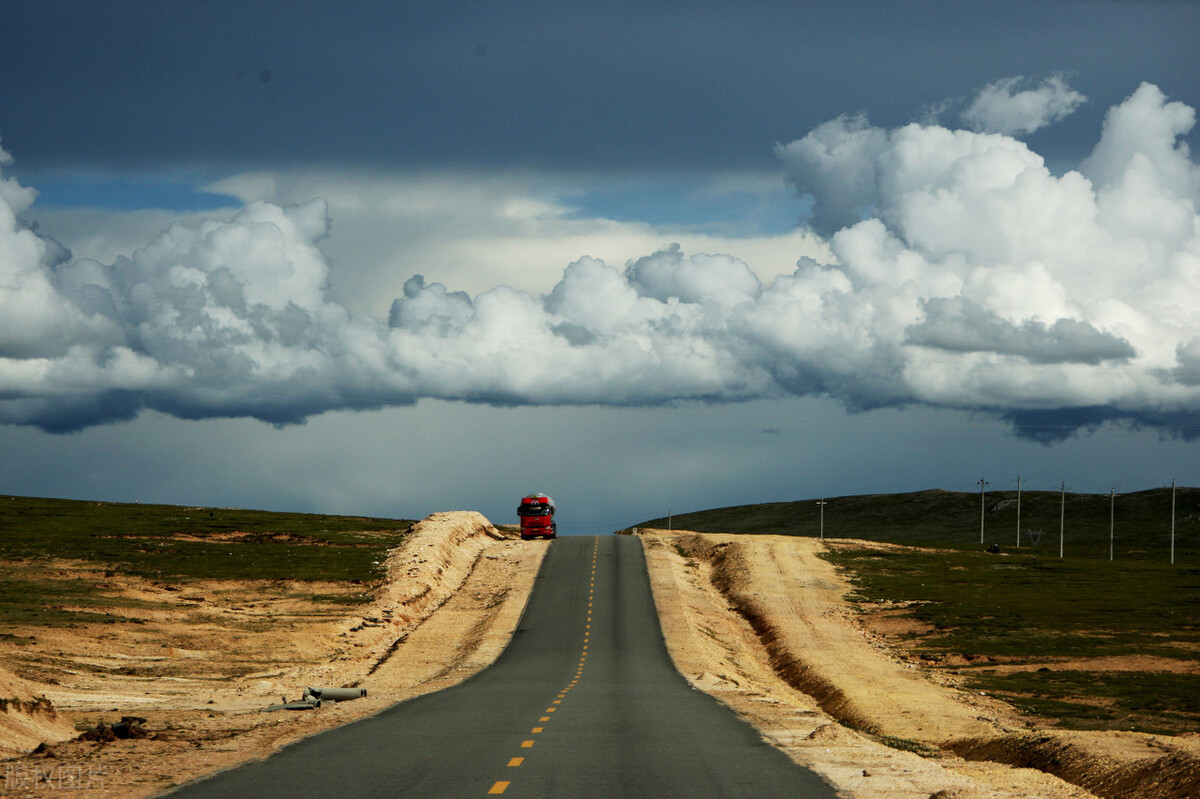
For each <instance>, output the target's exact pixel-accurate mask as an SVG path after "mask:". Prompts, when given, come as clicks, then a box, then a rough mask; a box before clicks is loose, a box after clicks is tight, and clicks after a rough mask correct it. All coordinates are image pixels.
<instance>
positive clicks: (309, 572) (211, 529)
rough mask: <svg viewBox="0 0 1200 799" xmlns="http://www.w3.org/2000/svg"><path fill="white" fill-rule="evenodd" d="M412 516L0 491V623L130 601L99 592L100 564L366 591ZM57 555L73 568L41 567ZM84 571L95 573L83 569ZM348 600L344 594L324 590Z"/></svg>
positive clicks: (68, 618)
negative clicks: (317, 583) (52, 496)
mask: <svg viewBox="0 0 1200 799" xmlns="http://www.w3.org/2000/svg"><path fill="white" fill-rule="evenodd" d="M409 524H411V522H409V521H408V520H403V519H372V518H365V517H358V516H323V515H315V514H301V513H271V512H267V511H254V510H236V509H230V508H188V507H177V506H173V505H138V504H120V503H108V502H82V501H74V500H62V499H36V498H29V497H9V496H4V497H0V624H3V623H8V624H12V625H17V624H28V623H37V624H72V623H77V622H84V621H96V620H99V619H103V618H105V614H103V613H96V612H82V611H71V610H61V609H58V610H56V609H55V608H56V606H64V605H66V606H70V605H87V606H89V607H94V608H97V609H99V610H103V608H104V607H105V604H106V603H110V604H113V605H114V609H115V607H116V606H117V605H120V606H121V607H129V606H130V602H131V600H128V599H122V600H114V599H108V598H106V597H105V596H104V591H103V576H102V575H104V574H105V573H107V574H108V575H109V576H111V575H113V574H127V575H132V576H136V577H142V578H146V579H150V580H159V581H165V582H171V583H178V584H186V583H187V582H189V581H194V580H291V581H301V582H304V581H332V582H343V583H353V584H356V585H362V587H363V592H364V593H365V592H366V591H369V589H370V587H372V586H374V585H376V584H378V582H379V581H380V580H381V579H382V572H381V569H380V564H381V563H382V561H383V560H384V558H385V557H386V553H387V550H388V549H389V548H391V547H393V546H395V545H396V544H398V543H399V542H400V541H401V540H402V539H403V537H404V532H405V530H406V529H407V528H408V526H409ZM59 561H69V562H71V563H72V564H73V565H74V568H73V570H72V571H73V572H74V573H72V574H70V575H56V574H54V573H53V570H50V569H49V568H48V567H49V566H50V565H51V564H53V563H55V562H59ZM81 570H82V571H85V572H86V571H88V570H91V571H92V572H95V574H96V575H97V576H95V577H92V578H87V577H81V576H80V575H79V574H78V572H80V571H81ZM359 596H360V598H361V595H359ZM317 598H320V597H317ZM352 600H353V596H350V595H347V596H343V595H340V594H339V595H337V596H336V597H334V596H331V597H330V601H341V602H345V601H352ZM115 617H116V615H115V614H114V615H113V616H112V618H115Z"/></svg>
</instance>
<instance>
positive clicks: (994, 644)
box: [643, 488, 1200, 733]
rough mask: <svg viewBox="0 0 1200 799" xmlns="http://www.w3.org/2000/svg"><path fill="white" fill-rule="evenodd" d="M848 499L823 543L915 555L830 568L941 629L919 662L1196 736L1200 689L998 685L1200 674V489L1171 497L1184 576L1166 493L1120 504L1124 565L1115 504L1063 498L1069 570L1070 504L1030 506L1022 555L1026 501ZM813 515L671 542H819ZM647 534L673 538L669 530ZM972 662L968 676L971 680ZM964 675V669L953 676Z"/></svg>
mask: <svg viewBox="0 0 1200 799" xmlns="http://www.w3.org/2000/svg"><path fill="white" fill-rule="evenodd" d="M984 507H985V523H986V528H985V540H986V543H987V544H991V543H999V544H1000V546H1001V549H1002V552H1003V553H1004V554H1003V555H1001V556H999V557H997V556H995V555H988V554H986V553H984V552H983V551H982V549H983V547H981V546H980V544H979V520H980V500H979V495H978V494H965V493H952V492H946V491H923V492H918V493H914V494H902V495H894V496H888V495H876V496H858V497H839V498H832V499H830V500H829V504H828V505H826V506H825V534H826V536H827V537H837V538H857V539H866V540H872V541H883V542H889V543H898V544H909V545H919V546H921V547H923V549H919V550H897V551H891V552H880V551H879V550H871V549H864V548H856V547H853V546H848V547H839V548H837V549H836V550H835V551H834V552H833V553H831V554H830V559H831V560H833V561H834V562H835V563H837V564H838V565H839V566H840V567H842V568H844V569H845V570H847V571H848V572H849V573H850V574H851V575H852V578H853V580H854V583H855V586H856V596H854V597H852V598H853V599H855V600H857V601H860V602H862V603H864V604H867V605H870V606H872V607H879V606H881V605H883V606H889V607H897V606H906V607H907V608H908V610H907V613H908V614H909V615H911V616H914V617H916V618H918V619H920V620H922V621H924V622H926V623H927V624H928V625H930V626H931V629H932V632H931V633H930V634H928V635H924V636H920V637H916V636H914V637H913V638H912V639H911V640H910V641H908V642H907V644H906V646H907V647H908V648H909V649H910V651H912V652H914V653H915V654H918V655H920V656H922V657H924V658H926V659H927V660H928V662H930V663H931V664H934V667H935V668H946V669H948V670H952V671H956V672H959V673H962V674H964V675H966V676H967V678H968V684H969V685H971V686H972V687H975V688H978V689H980V690H986V691H988V692H990V693H995V694H997V695H1000V696H1002V697H1004V698H1006V699H1008V700H1009V701H1011V702H1012V703H1013V704H1015V705H1016V706H1018V707H1019V708H1021V709H1022V710H1024V711H1027V712H1029V713H1032V714H1037V715H1040V716H1042V717H1043V718H1045V719H1049V720H1053V721H1056V722H1057V723H1059V724H1061V725H1062V726H1065V727H1072V728H1079V729H1137V730H1144V731H1150V732H1162V733H1174V732H1183V731H1188V730H1196V729H1200V674H1196V673H1168V672H1165V671H1124V672H1111V671H1109V672H1103V671H1094V670H1087V668H1086V666H1085V667H1083V668H1080V669H1075V670H1070V671H1053V672H1047V671H1037V670H1031V671H1028V672H1020V673H1015V674H1009V675H998V674H991V673H989V670H990V668H991V667H994V666H995V665H997V664H1001V663H1004V664H1013V663H1016V664H1021V663H1032V664H1039V663H1047V662H1051V661H1054V660H1063V659H1072V660H1075V659H1078V660H1084V661H1086V659H1089V658H1098V657H1109V656H1118V657H1119V656H1127V655H1151V656H1156V657H1159V658H1166V659H1168V660H1174V661H1178V662H1180V663H1181V664H1182V665H1183V666H1184V667H1185V668H1187V669H1190V670H1191V671H1193V672H1194V671H1196V670H1197V668H1198V667H1197V661H1198V660H1200V489H1190V488H1181V489H1179V490H1178V492H1177V495H1176V542H1175V565H1174V566H1172V565H1171V564H1170V563H1169V547H1170V536H1169V531H1170V524H1171V496H1170V489H1166V490H1163V489H1156V490H1154V491H1144V492H1139V493H1137V494H1130V495H1126V496H1118V497H1117V499H1116V503H1115V514H1114V516H1115V519H1114V522H1115V531H1116V532H1115V546H1114V551H1115V560H1114V561H1113V562H1109V560H1108V537H1109V497H1108V496H1107V495H1078V494H1067V497H1066V528H1065V536H1064V538H1065V552H1066V557H1065V558H1063V559H1061V560H1060V559H1059V557H1058V547H1059V541H1058V533H1059V519H1060V515H1059V514H1060V510H1061V506H1060V496H1059V494H1058V493H1057V492H1025V493H1023V495H1022V498H1021V529H1022V530H1023V531H1027V530H1030V529H1033V530H1038V529H1041V530H1043V531H1044V535H1043V537H1042V540H1041V543H1040V545H1039V546H1031V545H1030V542H1029V539H1028V537H1027V536H1025V537H1023V539H1022V547H1021V548H1020V549H1019V550H1018V549H1016V548H1015V546H1014V545H1015V543H1016V540H1015V539H1016V495H1015V492H994V493H989V494H987V496H986V504H985V506H984ZM818 512H819V508H818V506H817V505H816V502H815V501H814V500H808V501H803V502H792V503H772V504H767V505H757V506H753V505H752V506H742V507H737V508H722V509H716V510H710V511H701V512H698V513H689V514H681V515H679V516H675V517H674V518H673V519H672V525H673V526H674V527H675V528H676V529H689V530H698V531H703V532H726V533H776V534H783V535H806V536H815V535H817V531H818V525H819V518H818ZM643 526H650V527H665V526H666V520H665V519H658V520H653V521H650V522H646V523H645V524H644V525H643ZM964 662H965V665H964ZM950 664H954V665H950Z"/></svg>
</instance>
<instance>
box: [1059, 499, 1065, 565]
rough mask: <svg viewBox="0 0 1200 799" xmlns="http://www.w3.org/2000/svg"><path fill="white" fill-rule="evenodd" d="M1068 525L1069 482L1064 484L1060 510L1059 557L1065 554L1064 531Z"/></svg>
mask: <svg viewBox="0 0 1200 799" xmlns="http://www.w3.org/2000/svg"><path fill="white" fill-rule="evenodd" d="M1066 527H1067V484H1066V483H1063V484H1062V504H1061V505H1060V506H1059V511H1058V559H1059V560H1062V556H1063V532H1064V531H1065V530H1066Z"/></svg>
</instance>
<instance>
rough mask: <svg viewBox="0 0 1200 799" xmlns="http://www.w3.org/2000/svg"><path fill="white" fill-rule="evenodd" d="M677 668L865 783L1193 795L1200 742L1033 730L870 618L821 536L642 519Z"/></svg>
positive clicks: (824, 769)
mask: <svg viewBox="0 0 1200 799" xmlns="http://www.w3.org/2000/svg"><path fill="white" fill-rule="evenodd" d="M642 540H643V542H644V545H645V548H646V554H647V560H648V563H649V567H650V574H651V581H652V584H653V587H654V596H655V602H656V603H657V604H658V607H659V615H660V617H661V619H662V622H663V630H664V634H665V635H666V638H667V643H668V647H669V648H670V650H671V654H672V657H674V658H675V661H676V664H677V666H678V667H679V669H680V671H681V672H682V673H683V674H684V675H685V676H686V677H687V678H688V679H689V680H690V681H691V682H692V684H693V685H695V686H696V687H697V688H700V689H701V690H705V691H707V692H708V693H711V694H713V695H714V696H716V697H717V698H718V699H720V700H721V701H723V702H725V703H726V704H728V705H730V706H731V707H733V708H734V710H736V711H737V712H738V713H739V714H740V715H742V716H743V717H744V718H746V719H747V720H748V721H749V722H751V723H752V724H754V725H755V726H756V727H757V728H758V729H759V730H760V731H761V732H762V733H763V735H764V736H765V737H766V738H767V739H768V740H771V741H772V742H774V743H775V744H776V745H778V746H780V747H781V748H783V749H784V750H785V751H787V752H788V753H789V754H790V755H791V756H792V758H793V759H794V760H796V761H797V762H799V763H801V764H803V765H806V766H808V767H810V768H813V769H814V770H816V771H817V772H819V773H821V774H822V775H824V776H825V777H826V779H828V780H829V781H830V782H831V783H832V784H833V785H835V786H836V787H837V788H838V789H839V790H841V791H842V792H844V793H845V795H847V796H854V797H864V798H866V797H870V798H872V799H873V798H874V797H880V798H881V799H882V797H888V799H893V798H895V797H913V799H918V798H919V799H925V798H926V797H930V796H944V797H951V796H953V797H993V796H994V797H1029V798H1030V799H1033V798H1034V797H1038V798H1039V799H1040V798H1043V797H1046V798H1049V797H1086V796H1104V797H1128V796H1138V797H1164V798H1165V797H1179V799H1182V798H1183V797H1188V796H1195V795H1197V792H1198V791H1200V769H1198V768H1197V766H1198V765H1200V760H1197V754H1200V751H1198V750H1200V741H1198V740H1197V739H1195V738H1194V737H1191V738H1189V737H1179V738H1166V737H1162V736H1152V735H1141V734H1133V733H1072V732H1064V731H1057V730H1039V729H1031V728H1030V727H1029V722H1028V720H1027V719H1023V718H1020V717H1018V716H1017V715H1016V714H1015V713H1014V712H1013V711H1012V710H1011V708H1009V707H1008V706H1007V705H1004V704H1003V703H1000V702H997V701H994V700H991V699H990V698H988V697H986V696H981V695H979V694H978V693H972V692H967V691H963V690H959V689H957V688H956V687H954V686H952V685H940V684H937V683H936V682H934V680H932V679H931V678H930V675H929V674H928V673H927V671H925V670H923V669H922V668H921V666H920V665H919V664H916V663H913V662H909V661H907V660H906V659H905V658H903V657H902V656H901V655H900V654H899V653H897V652H895V651H893V650H891V649H890V648H888V647H887V646H886V645H884V644H882V643H881V642H880V638H879V637H878V636H874V635H870V634H869V632H868V631H866V630H864V629H863V626H862V624H861V620H860V619H857V618H856V617H855V615H854V613H853V611H852V610H851V609H850V607H849V606H848V604H847V603H846V601H845V596H846V595H847V594H848V593H849V591H850V586H849V584H848V583H847V582H846V581H845V579H844V578H843V577H842V576H841V575H839V574H838V572H837V571H836V570H835V569H834V568H833V566H831V565H830V564H829V563H828V562H826V561H825V560H823V559H821V558H820V557H818V552H819V551H820V550H821V548H822V544H821V543H820V542H818V541H814V540H812V539H803V538H793V537H782V536H721V535H702V534H694V533H674V534H669V533H665V532H663V531H643V533H642Z"/></svg>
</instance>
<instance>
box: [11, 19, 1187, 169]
mask: <svg viewBox="0 0 1200 799" xmlns="http://www.w3.org/2000/svg"><path fill="white" fill-rule="evenodd" d="M1082 8H1083V7H1081V6H1080V4H1078V3H1074V2H1011V3H1005V4H1003V5H1002V6H1000V5H997V4H995V3H990V2H935V3H921V4H897V3H889V2H846V3H838V4H804V3H790V2H788V3H785V2H767V3H755V4H754V5H753V6H746V5H745V4H742V3H733V2H702V3H692V4H688V5H686V6H679V5H678V4H675V3H655V2H640V3H630V2H606V3H585V4H580V3H503V4H498V3H485V2H478V3H429V4H426V3H390V2H362V3H348V4H331V3H320V2H266V1H264V2H255V3H240V2H237V3H235V2H203V3H149V2H129V1H128V0H113V1H112V2H105V3H79V2H70V1H66V2H64V1H63V0H59V1H58V2H55V1H54V0H36V2H35V1H33V0H10V1H9V2H6V3H4V4H2V5H0V30H3V31H5V43H4V47H3V48H0V76H3V79H2V80H0V126H2V127H0V129H2V130H3V133H4V136H5V142H6V147H7V148H8V149H9V150H10V151H11V152H17V153H20V154H21V158H22V162H23V167H22V168H23V169H26V170H29V171H30V172H34V171H36V170H49V169H51V168H68V167H76V166H78V165H80V164H87V165H90V166H92V167H103V168H108V169H110V170H117V169H127V168H130V167H136V166H145V167H161V166H165V165H178V166H182V167H185V168H215V169H228V168H236V167H238V166H241V165H246V164H253V165H254V167H255V168H261V167H264V166H268V165H279V164H287V163H295V162H304V163H312V162H314V161H320V162H326V163H359V164H377V165H378V164H390V165H403V166H429V165H458V166H505V167H514V166H525V167H529V166H539V167H547V168H551V167H566V168H571V169H595V168H620V169H641V170H646V169H650V170H654V171H658V172H666V171H673V170H689V169H694V168H696V167H699V166H704V167H723V168H746V167H757V168H762V167H765V166H767V165H769V163H770V156H769V152H768V148H769V146H770V144H772V143H773V142H775V141H782V140H786V139H787V138H789V137H791V136H792V135H794V132H795V131H797V130H806V129H809V128H811V127H813V126H814V125H815V124H817V123H818V122H820V121H821V120H825V119H830V118H833V117H835V116H837V115H838V114H840V113H842V112H844V111H847V110H850V111H851V112H853V111H855V110H858V109H863V108H867V107H870V108H871V111H872V115H873V117H874V119H875V120H876V121H877V122H879V123H882V124H884V125H886V126H892V125H897V124H901V123H903V122H906V121H909V120H910V119H911V118H912V116H913V114H914V110H915V109H918V108H920V107H921V106H922V105H925V104H929V103H934V102H937V101H939V100H941V99H942V98H945V97H951V96H962V95H965V94H966V93H967V92H969V91H972V90H974V89H976V88H977V87H979V86H982V85H984V84H987V83H989V82H990V81H993V80H996V79H997V78H999V77H1002V76H1006V75H1017V74H1025V75H1030V74H1033V75H1046V74H1055V73H1057V72H1059V71H1062V70H1068V71H1069V72H1070V73H1071V74H1073V75H1075V76H1076V77H1075V82H1076V83H1077V84H1078V86H1079V90H1080V91H1081V92H1082V93H1084V94H1086V95H1088V96H1089V97H1092V98H1093V99H1094V100H1096V101H1098V102H1099V103H1100V104H1101V105H1100V106H1099V107H1098V108H1097V109H1094V110H1091V111H1089V110H1088V109H1083V110H1081V111H1080V112H1079V114H1080V120H1079V124H1080V125H1081V126H1084V127H1080V128H1079V129H1078V130H1092V129H1094V126H1095V124H1096V123H1097V122H1098V119H1099V114H1100V113H1101V112H1102V110H1103V107H1105V106H1107V105H1108V104H1111V103H1112V102H1115V101H1117V100H1118V99H1119V96H1121V95H1122V94H1123V93H1124V92H1126V91H1128V87H1129V86H1131V85H1135V84H1136V83H1137V82H1138V81H1141V80H1148V81H1151V82H1154V83H1156V84H1157V85H1159V86H1161V87H1162V88H1163V89H1164V90H1165V91H1167V92H1168V93H1169V94H1171V95H1172V96H1175V97H1178V98H1180V99H1183V100H1184V101H1185V102H1189V103H1190V104H1192V105H1193V106H1194V105H1196V104H1197V103H1198V102H1200V97H1197V96H1196V95H1195V92H1197V91H1198V89H1197V82H1196V80H1195V77H1196V74H1195V59H1194V44H1195V41H1196V39H1197V36H1198V34H1200V29H1198V20H1200V12H1198V10H1197V6H1196V5H1195V4H1190V3H1172V2H1163V3H1155V2H1145V3H1107V4H1089V5H1088V6H1086V11H1083V10H1081V9H1082ZM1114 41H1120V42H1121V46H1120V47H1114V46H1113V44H1112V43H1113V42H1114ZM1014 42H1019V46H1014V45H1013V43H1014ZM1149 42H1152V44H1149ZM1078 130H1075V129H1073V128H1071V127H1069V126H1068V127H1064V128H1062V129H1061V130H1060V131H1059V132H1057V133H1048V134H1044V137H1045V141H1044V144H1043V146H1044V148H1045V150H1046V152H1047V153H1048V157H1050V158H1051V159H1056V158H1058V157H1059V156H1060V155H1061V154H1073V155H1076V156H1078V155H1079V154H1080V153H1079V150H1078V146H1079V142H1080V138H1079V137H1078V135H1077V133H1078Z"/></svg>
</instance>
